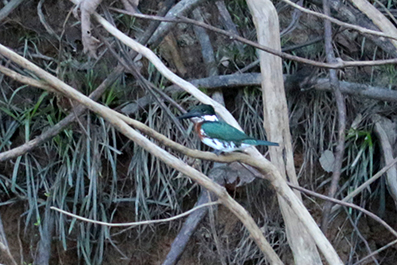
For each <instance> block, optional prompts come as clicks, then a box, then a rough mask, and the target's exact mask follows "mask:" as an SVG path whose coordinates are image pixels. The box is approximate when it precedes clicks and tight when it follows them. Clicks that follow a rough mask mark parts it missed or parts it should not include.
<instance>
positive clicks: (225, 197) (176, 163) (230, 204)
mask: <svg viewBox="0 0 397 265" xmlns="http://www.w3.org/2000/svg"><path fill="white" fill-rule="evenodd" d="M0 53H1V54H3V55H4V56H6V57H8V58H9V59H10V60H12V61H13V62H15V63H17V64H19V65H20V66H21V67H24V68H26V69H28V70H29V71H31V72H33V73H34V74H36V75H37V76H38V77H39V78H41V79H43V80H45V81H46V82H47V83H48V84H50V85H51V86H52V87H53V88H55V89H56V90H57V91H59V92H61V93H63V94H65V95H66V96H67V97H69V98H71V99H74V100H76V101H78V102H79V103H81V104H83V105H85V106H86V107H87V108H88V109H90V110H91V111H93V112H95V113H97V114H98V115H100V116H102V117H103V118H104V119H105V120H106V121H108V122H109V123H110V124H111V125H113V126H114V127H115V128H116V129H117V130H119V131H120V132H121V133H123V134H124V135H125V136H127V137H128V138H129V139H131V140H132V141H134V142H135V143H136V144H138V145H139V146H141V147H142V148H144V149H145V150H146V151H148V152H150V153H151V154H152V155H154V156H156V157H158V158H159V159H160V160H162V161H163V162H164V163H166V164H167V165H168V166H171V167H173V168H175V169H177V170H178V171H180V172H182V173H183V174H185V175H187V176H189V177H190V178H191V179H193V180H194V181H196V182H197V183H198V184H200V185H201V186H203V187H204V188H206V189H207V190H209V191H211V192H213V193H215V194H216V195H217V196H218V198H219V200H220V201H221V202H222V203H223V204H224V205H225V206H226V207H227V208H229V210H230V211H231V212H233V213H234V214H235V215H236V216H237V217H238V218H239V219H240V220H241V222H242V223H243V224H244V226H245V227H246V228H247V229H248V231H249V232H250V234H251V236H252V238H253V239H254V241H255V242H256V244H257V245H258V247H259V248H260V249H261V251H262V252H263V253H264V254H265V255H266V257H267V258H268V259H269V261H270V262H271V263H272V264H283V263H282V261H281V260H280V258H279V257H278V256H277V254H276V253H275V252H274V250H273V249H272V247H271V246H270V244H269V242H267V241H266V238H265V237H264V235H263V234H262V231H261V229H260V228H259V227H258V226H257V225H256V223H255V221H254V219H253V218H252V217H251V216H250V215H249V213H248V212H247V211H246V210H245V209H244V207H242V206H241V205H240V204H238V203H237V202H236V201H235V200H234V199H233V198H232V197H231V196H230V195H229V193H228V192H227V191H226V189H225V188H224V187H222V186H220V185H219V184H217V183H215V182H213V181H212V180H211V179H209V178H208V177H207V176H205V175H204V174H202V173H201V172H199V171H197V170H196V169H194V168H192V167H190V166H188V165H187V164H186V163H184V162H183V161H182V160H180V159H179V158H177V157H175V156H173V155H171V154H170V153H168V152H167V151H165V150H164V149H162V148H160V147H159V146H157V145H156V144H154V143H153V142H152V141H150V140H149V139H147V138H146V137H144V136H143V135H141V134H140V133H138V132H137V131H136V130H134V129H132V128H131V127H130V126H128V125H127V123H125V122H124V121H123V120H122V119H121V117H120V116H123V115H121V114H119V113H117V112H116V111H114V110H112V109H109V108H108V107H105V106H103V105H101V104H99V103H97V102H95V101H93V100H92V99H90V98H88V97H86V96H85V95H83V94H81V93H80V92H79V91H77V90H76V89H74V88H72V87H70V86H69V85H67V84H65V83H64V82H62V81H61V80H59V79H58V78H56V77H54V76H52V75H51V74H49V73H47V72H46V71H44V70H43V69H41V68H40V67H38V66H36V65H34V64H33V63H31V62H29V61H28V60H26V59H25V58H23V57H21V56H19V55H18V54H17V53H15V52H13V51H11V50H10V49H8V48H6V47H5V46H3V45H1V44H0ZM184 82H186V81H184ZM229 115H230V114H229ZM127 118H128V117H125V119H127ZM247 157H250V156H247ZM285 185H286V184H285ZM291 192H292V191H291ZM302 207H304V206H303V205H302ZM307 214H308V215H309V213H307ZM309 216H310V215H309ZM313 222H314V221H313ZM314 224H315V223H314Z"/></svg>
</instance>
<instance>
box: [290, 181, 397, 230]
mask: <svg viewBox="0 0 397 265" xmlns="http://www.w3.org/2000/svg"><path fill="white" fill-rule="evenodd" d="M288 186H290V187H291V188H293V189H296V190H299V191H300V192H303V193H306V194H309V195H311V196H313V197H317V198H320V199H322V200H325V201H329V202H332V203H335V204H338V205H341V206H345V207H349V208H352V209H355V210H357V211H360V212H362V213H364V214H365V215H367V216H369V217H371V218H372V219H374V220H375V221H376V222H378V223H380V224H381V225H382V226H383V227H385V228H386V229H387V230H388V231H389V232H390V233H391V234H392V235H393V236H395V237H397V231H396V230H394V229H393V228H392V227H391V226H390V225H388V224H387V223H386V222H385V221H383V220H382V219H381V218H380V217H378V216H377V215H375V214H373V213H371V212H370V211H368V210H366V209H364V208H362V207H360V206H358V205H356V204H353V203H349V202H345V201H341V200H338V199H335V198H331V197H328V196H326V195H322V194H320V193H317V192H314V191H311V190H308V189H305V188H302V187H298V186H295V185H293V184H291V183H288Z"/></svg>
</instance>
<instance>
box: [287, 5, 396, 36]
mask: <svg viewBox="0 0 397 265" xmlns="http://www.w3.org/2000/svg"><path fill="white" fill-rule="evenodd" d="M281 1H283V2H284V3H286V4H288V5H290V6H293V7H295V8H296V9H298V10H300V11H302V12H305V13H307V14H310V15H313V16H316V17H319V18H323V19H324V20H325V21H330V22H332V23H335V24H337V25H339V26H342V27H345V28H349V29H354V30H357V31H358V32H360V33H362V34H371V35H375V36H379V37H385V38H389V39H393V40H397V37H396V36H391V35H388V34H385V33H383V32H381V31H376V30H370V29H367V28H364V27H360V26H356V25H353V24H349V23H345V22H342V21H340V20H338V19H335V18H333V17H331V16H330V15H329V13H325V12H324V14H321V13H318V12H315V11H312V10H309V9H307V8H304V7H302V6H300V5H298V4H295V3H294V2H292V1H290V0H281Z"/></svg>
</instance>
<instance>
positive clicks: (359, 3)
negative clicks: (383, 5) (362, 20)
mask: <svg viewBox="0 0 397 265" xmlns="http://www.w3.org/2000/svg"><path fill="white" fill-rule="evenodd" d="M350 2H352V3H353V4H354V5H355V6H356V7H357V8H358V9H359V10H360V11H361V12H363V13H364V14H365V15H367V17H368V18H369V19H371V20H372V22H373V23H374V24H375V25H376V26H377V27H378V28H379V29H380V30H381V31H382V32H384V33H386V34H388V35H390V36H393V37H394V38H396V37H397V29H396V27H395V26H394V25H393V23H391V21H390V20H388V19H387V18H386V17H385V16H384V15H383V14H382V13H381V12H380V11H379V10H378V9H376V7H374V6H373V5H372V4H371V3H369V2H368V1H367V0H350ZM390 41H391V42H392V43H393V45H394V47H396V48H397V41H396V40H390Z"/></svg>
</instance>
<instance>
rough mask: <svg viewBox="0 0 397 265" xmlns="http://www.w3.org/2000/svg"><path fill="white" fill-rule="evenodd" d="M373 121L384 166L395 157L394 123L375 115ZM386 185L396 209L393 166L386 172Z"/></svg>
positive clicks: (396, 135)
mask: <svg viewBox="0 0 397 265" xmlns="http://www.w3.org/2000/svg"><path fill="white" fill-rule="evenodd" d="M373 121H374V123H375V132H376V134H377V135H378V137H379V139H380V143H381V147H382V151H383V160H384V161H385V164H390V163H391V162H392V161H393V159H394V157H395V151H396V148H395V146H396V142H397V131H396V121H392V120H390V119H387V118H385V117H382V116H380V115H375V116H374V117H373ZM386 184H387V188H388V190H389V193H390V195H391V196H392V198H393V200H394V203H395V204H396V209H397V168H396V167H395V166H393V167H392V168H390V169H389V170H388V171H387V173H386Z"/></svg>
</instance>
